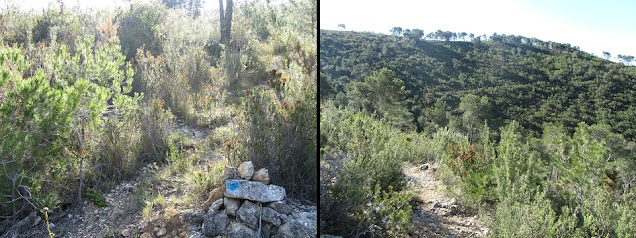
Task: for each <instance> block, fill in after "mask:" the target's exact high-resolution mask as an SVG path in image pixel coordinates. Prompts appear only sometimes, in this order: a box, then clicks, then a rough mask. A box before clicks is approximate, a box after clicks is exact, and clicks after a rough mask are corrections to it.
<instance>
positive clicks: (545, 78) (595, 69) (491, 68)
mask: <svg viewBox="0 0 636 238" xmlns="http://www.w3.org/2000/svg"><path fill="white" fill-rule="evenodd" d="M435 33H437V32H435ZM444 33H445V32H441V31H439V33H437V34H429V38H432V39H434V40H424V39H421V36H420V38H418V37H417V36H415V37H414V36H412V34H407V33H403V35H404V36H395V35H384V34H374V33H358V32H346V31H328V30H321V32H320V45H321V50H320V59H321V63H320V69H321V71H320V73H321V75H320V80H321V86H320V87H321V94H320V95H321V97H323V98H324V97H331V98H334V102H335V104H336V106H339V105H349V104H350V103H352V104H356V101H358V98H356V95H357V94H356V93H357V92H359V91H360V90H364V89H363V88H364V87H366V86H363V85H364V84H368V83H365V77H367V76H368V75H370V74H371V72H374V71H378V70H381V69H383V68H386V69H388V70H391V71H393V73H394V74H395V78H398V79H400V80H401V81H402V82H403V85H404V87H405V90H404V93H405V97H406V100H405V102H406V107H407V109H408V111H409V112H410V113H411V114H412V116H407V118H404V119H408V120H411V121H412V123H409V124H412V125H415V126H417V130H418V131H423V130H424V131H426V132H428V133H430V132H433V131H434V128H435V127H434V126H435V125H437V126H438V127H444V126H447V125H448V124H449V123H451V124H452V123H453V120H454V119H455V118H454V117H453V116H459V114H460V113H461V111H460V110H458V109H459V103H460V101H461V100H460V99H461V97H463V96H465V95H468V94H474V95H479V96H480V97H483V96H485V97H488V98H489V103H488V106H489V109H490V110H491V112H489V113H487V114H485V115H484V118H482V119H487V120H488V121H489V124H490V125H491V126H492V128H498V127H500V126H502V125H503V124H505V123H506V121H509V120H516V121H518V122H519V123H520V124H521V125H522V126H523V127H524V128H527V129H529V130H530V131H531V132H532V133H534V134H533V135H535V136H536V135H538V134H539V133H540V132H541V129H542V128H544V127H545V125H546V124H559V125H563V126H565V128H566V129H567V130H568V131H569V132H570V133H572V132H574V128H575V127H576V126H577V124H578V122H585V123H587V124H594V123H605V124H608V125H611V127H612V131H613V132H616V133H620V134H623V135H624V136H625V138H627V139H628V140H631V141H633V140H634V139H636V117H634V115H636V106H634V105H636V97H635V96H634V95H636V94H635V93H636V68H635V67H628V66H625V65H624V64H621V63H614V62H611V61H609V60H605V59H602V58H599V57H595V56H592V55H590V54H588V53H586V52H583V51H580V50H578V49H577V47H573V46H571V45H569V44H562V43H556V42H543V41H541V40H538V39H534V38H527V37H522V36H514V35H497V34H496V33H495V34H493V35H492V36H491V37H490V38H489V39H488V40H485V39H482V38H485V37H481V38H473V40H472V41H467V40H466V41H464V40H458V39H456V40H454V41H451V40H450V39H449V37H448V36H446V35H451V34H444ZM438 35H440V37H437V36H438ZM445 37H446V38H445ZM451 39H452V38H451ZM464 39H465V38H464ZM628 62H631V61H628ZM382 85H383V86H386V84H382ZM388 91H390V90H388ZM357 106H358V107H367V108H366V109H370V108H369V105H357ZM446 108H447V109H448V110H446ZM381 111H382V110H381V109H380V110H378V112H379V113H380V112H381ZM443 111H449V112H451V115H449V116H446V115H441V116H440V115H439V113H444V112H443ZM405 116H406V115H405ZM444 117H446V118H444Z"/></svg>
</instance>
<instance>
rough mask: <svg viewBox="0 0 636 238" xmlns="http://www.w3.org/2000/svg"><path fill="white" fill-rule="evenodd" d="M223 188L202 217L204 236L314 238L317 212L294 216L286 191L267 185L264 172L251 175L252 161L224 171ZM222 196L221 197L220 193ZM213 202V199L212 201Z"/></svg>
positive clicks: (267, 175)
mask: <svg viewBox="0 0 636 238" xmlns="http://www.w3.org/2000/svg"><path fill="white" fill-rule="evenodd" d="M223 180H224V181H225V182H224V186H222V187H219V188H217V189H215V190H213V191H212V192H211V196H212V197H214V196H218V197H219V198H218V199H216V200H215V201H214V202H213V203H212V205H211V206H210V208H209V210H208V213H207V214H206V215H205V216H204V221H203V225H202V231H203V234H205V235H206V236H209V237H215V236H219V235H220V236H223V237H257V236H258V230H259V222H260V227H261V237H264V238H269V237H316V212H315V211H313V212H295V213H294V211H292V209H291V208H290V207H289V206H288V205H287V203H286V202H285V201H284V199H285V196H286V194H285V189H284V188H283V187H280V186H276V185H272V184H269V183H270V180H269V173H268V171H267V169H265V168H261V169H259V170H258V171H256V172H255V171H254V165H253V164H252V162H251V161H247V162H244V163H242V164H241V165H240V166H239V168H238V169H237V168H234V167H229V166H226V167H225V171H224V173H223ZM221 192H222V193H221ZM215 198H216V197H215Z"/></svg>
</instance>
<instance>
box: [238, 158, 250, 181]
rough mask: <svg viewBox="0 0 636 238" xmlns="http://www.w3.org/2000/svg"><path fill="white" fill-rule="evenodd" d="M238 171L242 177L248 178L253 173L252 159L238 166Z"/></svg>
mask: <svg viewBox="0 0 636 238" xmlns="http://www.w3.org/2000/svg"><path fill="white" fill-rule="evenodd" d="M238 172H239V175H241V178H242V179H250V178H252V175H254V164H252V161H245V162H243V163H242V164H241V166H239V168H238Z"/></svg>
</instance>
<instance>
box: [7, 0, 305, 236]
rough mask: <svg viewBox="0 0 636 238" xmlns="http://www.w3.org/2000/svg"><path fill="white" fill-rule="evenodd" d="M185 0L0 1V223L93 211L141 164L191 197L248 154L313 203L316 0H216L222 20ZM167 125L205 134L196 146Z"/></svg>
mask: <svg viewBox="0 0 636 238" xmlns="http://www.w3.org/2000/svg"><path fill="white" fill-rule="evenodd" d="M188 2H189V4H185V1H170V0H165V1H161V2H160V1H152V2H150V3H139V2H133V3H130V5H128V6H126V7H122V8H117V9H116V10H115V11H114V12H108V11H106V10H99V11H96V10H85V9H80V8H65V7H64V5H63V4H52V5H51V6H49V7H48V8H46V9H44V10H40V11H29V12H24V11H21V10H18V9H19V8H17V7H15V6H7V7H6V8H2V9H1V10H0V32H2V34H0V159H1V161H0V216H2V217H3V219H10V220H13V221H17V220H18V219H20V218H22V217H24V216H25V215H27V214H29V213H30V212H31V211H41V210H42V209H43V208H44V207H48V208H50V209H51V210H55V211H58V210H59V209H63V208H66V207H69V206H70V205H73V206H74V205H81V204H82V200H84V199H88V200H90V201H93V202H95V203H96V204H98V205H99V206H102V205H104V204H103V198H101V196H102V194H103V191H107V190H108V189H110V188H112V187H113V186H114V185H116V184H117V183H119V182H121V181H122V180H125V179H129V178H131V177H133V176H135V175H136V174H137V173H138V172H139V170H140V168H142V167H143V166H145V165H147V164H148V163H155V167H157V166H167V167H168V169H166V171H167V172H166V174H165V175H162V176H179V175H181V176H182V175H184V174H185V175H186V176H185V178H187V181H188V186H190V187H191V188H192V190H194V191H195V192H196V195H194V196H195V197H198V196H204V195H205V194H207V192H209V190H210V189H212V188H214V187H215V186H218V185H219V184H220V183H221V181H220V172H221V171H222V168H223V166H224V165H226V164H232V165H237V164H238V163H240V162H241V161H244V160H252V161H254V163H255V165H256V166H258V167H263V166H267V167H268V168H270V171H271V172H270V177H271V180H272V182H274V183H276V184H280V185H283V186H284V187H285V188H287V190H288V195H289V196H291V197H296V198H299V199H304V200H308V201H312V202H317V201H316V194H317V188H316V178H317V175H316V172H315V171H316V169H315V168H316V166H317V161H316V160H315V154H316V150H317V142H316V137H317V136H316V133H317V125H316V121H317V116H316V115H317V114H316V112H317V108H316V103H315V102H316V95H317V84H316V79H317V66H316V62H317V60H316V57H317V52H316V48H317V47H316V42H317V41H316V39H317V30H316V24H317V22H316V14H317V2H316V1H315V0H299V1H283V2H281V3H269V1H267V2H265V1H256V0H254V1H241V2H234V3H233V4H232V1H225V2H227V3H228V5H226V6H225V7H226V8H225V9H224V10H225V14H226V17H225V18H224V19H225V20H224V22H223V23H221V24H220V22H219V12H218V10H215V11H209V9H208V10H206V9H203V8H201V6H202V5H201V4H202V1H188ZM3 7H5V6H3ZM221 26H224V27H227V28H224V29H227V30H225V31H221V29H220V27H221ZM222 35H223V37H221V36H222ZM221 38H223V39H221ZM271 72H274V73H271ZM258 109H260V110H258ZM176 121H179V122H184V123H186V124H187V125H189V126H191V127H197V128H203V129H201V130H209V131H211V132H210V133H209V137H208V138H205V139H204V140H203V142H202V143H199V142H196V143H195V142H194V141H193V140H192V139H190V138H188V136H187V135H185V136H184V135H183V134H182V133H177V132H176V131H175V129H174V128H175V124H176ZM234 143H236V146H234V145H235V144H234ZM226 144H231V145H232V148H228V147H226V148H225V149H224V148H223V146H224V145H226ZM228 150H233V153H224V152H226V151H228ZM216 152H218V153H216ZM210 155H219V157H212V158H210V157H209V156H210ZM221 155H226V157H223V156H221ZM205 164H207V167H206V166H205ZM140 194H157V193H156V192H154V191H147V192H140ZM188 196H191V195H188ZM150 197H152V196H150ZM150 197H148V199H146V200H147V201H146V205H148V204H150V205H149V206H151V207H152V204H153V203H160V202H163V200H162V199H154V198H150ZM153 199H154V200H153ZM151 200H152V201H151ZM191 202H192V203H195V202H197V201H191ZM56 209H57V210H56ZM146 210H148V209H146ZM146 210H144V213H148V212H149V211H146ZM146 215H148V214H146ZM0 233H1V231H0Z"/></svg>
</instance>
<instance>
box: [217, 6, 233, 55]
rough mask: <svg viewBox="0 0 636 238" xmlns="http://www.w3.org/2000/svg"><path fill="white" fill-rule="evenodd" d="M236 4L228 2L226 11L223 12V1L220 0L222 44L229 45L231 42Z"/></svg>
mask: <svg viewBox="0 0 636 238" xmlns="http://www.w3.org/2000/svg"><path fill="white" fill-rule="evenodd" d="M233 8H234V4H233V3H232V0H227V6H226V9H225V11H224V10H223V0H219V13H220V14H219V20H220V23H221V29H220V30H221V43H223V44H225V45H227V44H228V43H229V42H230V33H231V32H232V10H233Z"/></svg>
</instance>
